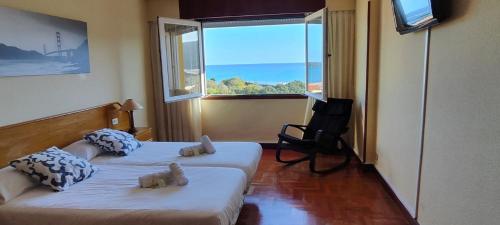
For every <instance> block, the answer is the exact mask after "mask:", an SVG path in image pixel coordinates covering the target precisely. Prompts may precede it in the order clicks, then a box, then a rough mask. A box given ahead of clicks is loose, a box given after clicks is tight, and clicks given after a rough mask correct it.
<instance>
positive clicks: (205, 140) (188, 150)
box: [179, 135, 215, 157]
mask: <svg viewBox="0 0 500 225" xmlns="http://www.w3.org/2000/svg"><path fill="white" fill-rule="evenodd" d="M200 142H201V144H199V145H193V146H187V147H184V148H181V149H180V150H179V155H181V156H187V157H189V156H197V155H200V154H204V153H207V154H214V153H215V147H214V145H213V144H212V141H211V140H210V138H209V137H208V136H207V135H203V136H202V137H201V138H200Z"/></svg>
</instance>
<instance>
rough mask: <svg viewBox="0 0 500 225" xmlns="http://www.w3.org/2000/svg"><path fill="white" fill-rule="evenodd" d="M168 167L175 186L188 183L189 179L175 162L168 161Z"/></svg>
mask: <svg viewBox="0 0 500 225" xmlns="http://www.w3.org/2000/svg"><path fill="white" fill-rule="evenodd" d="M168 167H170V171H171V173H172V177H173V178H174V182H175V183H176V184H177V186H184V185H186V184H188V183H189V180H188V179H187V177H186V176H185V175H184V170H183V169H182V168H181V166H179V164H177V163H170V165H169V166H168Z"/></svg>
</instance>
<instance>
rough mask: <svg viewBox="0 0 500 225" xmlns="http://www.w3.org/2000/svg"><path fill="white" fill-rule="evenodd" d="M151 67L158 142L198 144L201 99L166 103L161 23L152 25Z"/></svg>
mask: <svg viewBox="0 0 500 225" xmlns="http://www.w3.org/2000/svg"><path fill="white" fill-rule="evenodd" d="M150 45H151V68H152V74H153V93H154V101H155V104H154V106H155V118H156V134H157V138H158V140H159V141H197V140H199V139H200V137H201V132H202V131H201V129H202V127H201V101H200V99H199V98H197V99H191V100H185V101H179V102H173V103H165V101H164V99H163V97H164V96H163V93H164V92H163V78H162V72H161V59H160V46H159V38H158V24H156V23H154V22H151V23H150Z"/></svg>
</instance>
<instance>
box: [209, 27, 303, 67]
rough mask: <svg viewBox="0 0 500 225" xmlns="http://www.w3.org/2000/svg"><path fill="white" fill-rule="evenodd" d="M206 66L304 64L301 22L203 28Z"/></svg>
mask: <svg viewBox="0 0 500 225" xmlns="http://www.w3.org/2000/svg"><path fill="white" fill-rule="evenodd" d="M203 36H204V37H203V38H204V49H205V64H206V65H231V64H261V63H304V62H305V27H304V24H284V25H267V26H240V27H222V28H204V30H203Z"/></svg>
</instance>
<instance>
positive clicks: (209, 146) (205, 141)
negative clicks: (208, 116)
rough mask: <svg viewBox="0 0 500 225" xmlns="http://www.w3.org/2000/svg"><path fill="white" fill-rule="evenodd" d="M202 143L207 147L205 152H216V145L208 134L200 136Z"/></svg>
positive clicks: (204, 147)
mask: <svg viewBox="0 0 500 225" xmlns="http://www.w3.org/2000/svg"><path fill="white" fill-rule="evenodd" d="M200 141H201V145H202V146H203V149H205V152H207V153H208V154H214V153H215V147H214V145H213V144H212V140H210V138H209V137H208V136H207V135H203V136H202V137H201V138H200Z"/></svg>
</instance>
